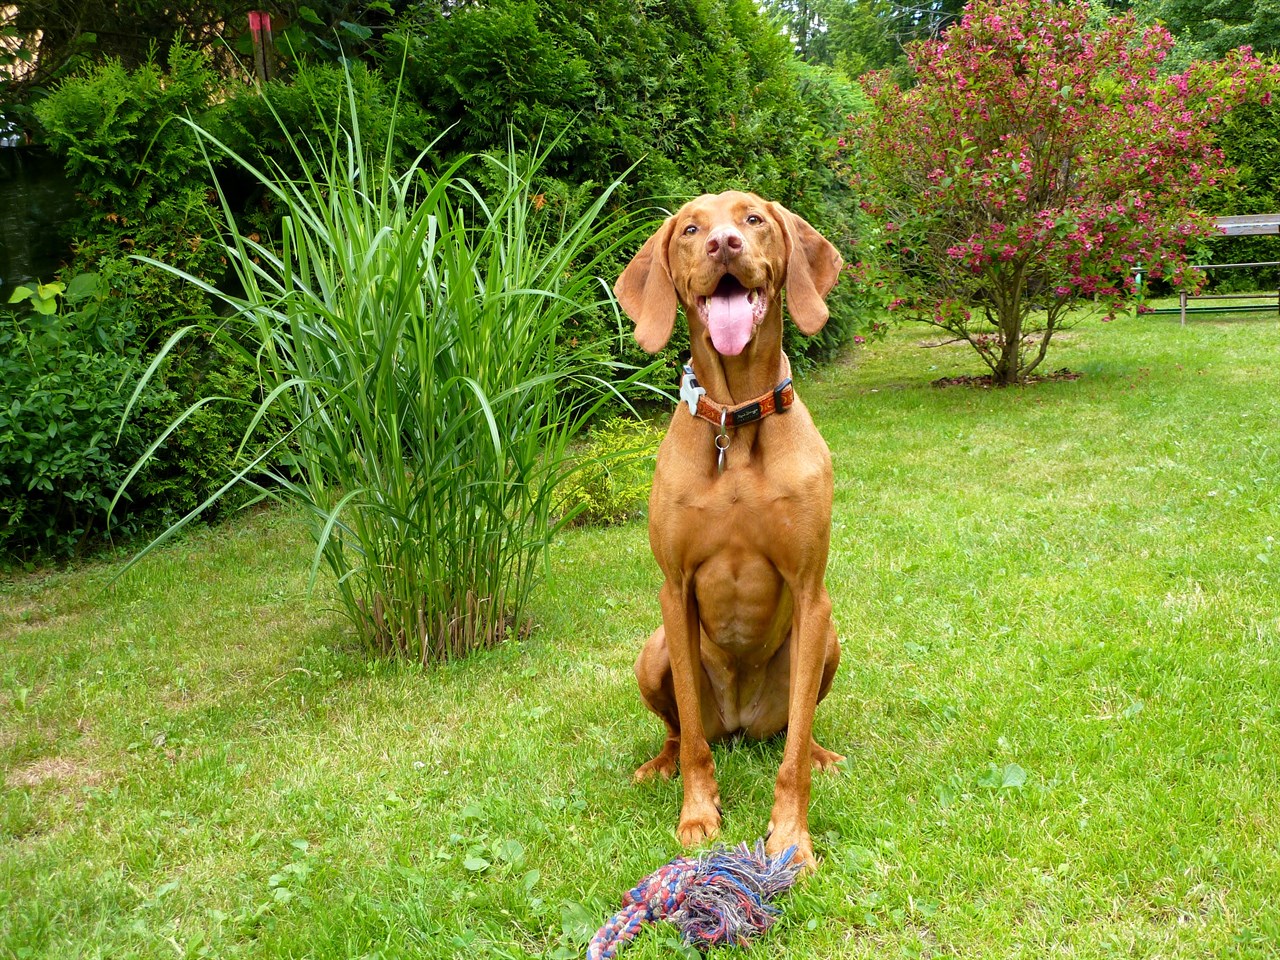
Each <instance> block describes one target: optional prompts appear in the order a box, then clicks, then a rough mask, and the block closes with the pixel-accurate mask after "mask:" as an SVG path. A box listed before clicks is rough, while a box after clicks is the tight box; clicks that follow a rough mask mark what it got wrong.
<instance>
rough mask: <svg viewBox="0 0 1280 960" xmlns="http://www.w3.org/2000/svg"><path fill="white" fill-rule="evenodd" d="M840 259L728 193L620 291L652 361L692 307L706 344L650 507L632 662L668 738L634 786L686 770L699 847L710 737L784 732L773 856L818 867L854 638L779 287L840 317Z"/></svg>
mask: <svg viewBox="0 0 1280 960" xmlns="http://www.w3.org/2000/svg"><path fill="white" fill-rule="evenodd" d="M842 264H843V261H842V260H841V258H840V254H839V253H837V252H836V249H835V247H833V246H832V245H831V244H830V243H828V242H827V241H826V240H825V239H824V238H823V237H822V236H821V235H819V234H818V232H817V231H816V230H814V229H813V227H811V226H810V225H809V224H808V223H806V222H805V221H804V220H802V219H801V218H800V217H797V216H796V215H795V214H793V213H791V212H790V211H789V210H786V209H785V208H783V207H781V206H779V205H778V204H776V203H770V202H768V201H766V200H762V199H760V198H759V197H757V196H755V195H754V194H750V193H736V192H730V193H722V194H718V195H715V196H711V195H706V196H702V197H698V198H697V199H696V200H693V201H691V202H689V203H687V204H685V205H684V206H683V207H681V208H680V210H679V211H678V212H677V213H676V214H675V216H673V217H670V218H668V219H667V221H666V222H665V223H664V224H663V225H662V227H661V228H660V229H659V230H658V232H657V233H655V234H654V235H653V236H652V237H650V238H649V240H648V241H647V242H646V243H645V245H644V247H643V248H642V249H641V250H640V252H639V253H637V254H636V256H635V259H634V260H632V261H631V263H630V264H629V265H628V266H627V268H626V269H625V270H624V271H623V273H622V276H621V277H620V278H619V279H618V283H617V286H616V287H615V292H616V293H617V296H618V302H619V303H620V304H621V305H622V309H623V310H625V311H626V313H627V315H628V316H629V317H631V319H632V320H633V321H635V324H636V329H635V336H636V340H637V341H639V343H640V345H641V346H642V347H643V348H644V349H645V350H647V351H649V352H650V353H655V352H657V351H658V350H661V349H662V348H663V346H664V345H665V344H666V343H667V340H668V339H669V338H670V336H671V331H672V328H673V326H674V324H675V319H676V304H677V301H679V303H681V304H683V305H684V308H685V315H686V317H687V318H688V322H689V341H690V345H691V351H692V363H691V370H690V369H689V368H686V373H685V377H684V379H683V381H682V384H681V398H682V400H683V401H684V402H682V403H681V405H680V406H679V407H678V408H677V410H676V412H675V415H674V417H673V418H672V420H671V426H670V428H669V429H668V430H667V435H666V438H665V439H664V440H663V442H662V446H661V447H660V448H659V450H658V464H657V469H656V471H655V473H654V478H653V492H652V494H651V495H650V498H649V542H650V545H651V546H652V548H653V555H654V557H655V558H656V559H657V561H658V565H659V566H660V567H661V568H662V573H663V575H664V577H665V582H664V583H663V586H662V592H661V603H662V626H661V627H659V628H658V629H657V630H655V631H654V633H653V635H652V636H651V637H649V641H648V642H647V643H646V644H645V646H644V649H643V650H642V651H641V653H640V657H639V659H638V660H637V661H636V668H635V669H636V679H637V680H638V681H639V683H640V695H641V696H642V697H643V698H644V701H645V704H646V705H647V706H648V707H649V709H650V710H652V711H653V712H654V713H656V714H657V715H658V716H659V717H661V718H662V720H663V722H664V723H665V724H666V726H667V739H666V743H665V744H664V745H663V747H662V750H661V752H659V754H658V755H657V756H656V757H654V758H653V759H652V760H650V761H649V762H648V763H646V764H644V765H643V766H641V767H640V768H639V769H638V770H637V771H636V774H635V776H636V779H637V780H644V779H647V778H649V777H651V776H653V775H654V774H660V775H662V776H663V777H664V778H665V777H671V776H672V775H673V774H674V773H675V772H676V764H677V760H678V761H679V766H680V770H681V771H682V773H683V776H684V807H683V809H682V810H681V811H680V824H679V827H678V828H677V833H678V835H679V837H680V841H681V842H682V843H684V844H685V845H691V844H695V843H698V842H699V841H701V840H704V839H707V838H710V837H714V836H715V835H716V834H717V833H718V832H719V829H720V795H719V789H718V788H717V786H716V779H715V767H714V764H713V762H712V759H711V749H710V747H709V746H708V742H709V741H712V740H717V739H720V738H721V737H725V736H728V735H731V734H736V733H739V732H746V733H748V734H750V735H751V736H753V737H760V738H763V737H770V736H773V735H774V734H776V733H778V732H779V731H782V730H786V731H787V746H786V751H785V753H784V754H783V758H782V765H781V767H780V768H779V770H778V780H777V785H776V787H775V790H774V802H773V813H772V816H771V819H770V823H769V840H768V844H767V848H768V850H769V852H770V853H778V852H780V851H783V850H785V849H787V848H788V847H790V846H792V845H794V846H795V847H796V850H797V853H796V856H798V857H799V858H800V859H801V861H803V863H804V865H805V866H806V867H808V868H812V867H813V866H814V865H815V861H814V855H813V845H812V843H811V841H810V839H809V782H810V767H811V766H817V767H819V768H820V769H829V768H832V767H833V766H834V765H835V764H836V763H837V762H839V761H840V760H842V759H843V758H842V757H841V756H839V755H838V754H835V753H832V752H831V751H829V750H825V749H823V748H822V747H820V746H819V745H818V744H817V743H816V742H815V741H814V740H813V738H812V731H813V715H814V711H815V710H816V708H817V705H818V701H820V700H821V699H822V698H823V697H824V696H826V693H827V691H828V689H830V686H831V680H832V678H833V677H834V676H835V672H836V667H837V666H838V664H839V663H840V644H839V642H838V641H837V639H836V632H835V627H834V625H833V624H832V621H831V600H830V598H829V597H828V595H827V588H826V583H825V582H824V577H825V575H826V569H827V551H828V547H829V545H830V540H831V483H832V481H831V454H830V452H829V451H828V450H827V445H826V443H824V442H823V439H822V437H821V435H819V433H818V430H817V428H816V427H814V425H813V420H812V419H811V418H810V417H809V412H808V411H807V410H806V409H805V407H804V404H802V403H800V401H799V400H798V399H795V394H794V391H793V390H792V388H791V381H790V368H789V365H788V363H787V359H786V356H785V355H784V354H783V352H782V293H783V290H785V291H786V294H787V306H788V309H789V312H790V314H791V318H792V320H794V321H795V323H796V325H797V326H798V327H799V328H800V330H801V331H802V332H803V333H805V334H806V335H812V334H814V333H816V332H817V331H818V330H820V329H821V328H822V326H823V324H825V323H826V322H827V307H826V303H825V302H824V301H825V298H826V296H827V294H828V293H829V292H830V291H831V288H832V287H833V286H834V285H835V282H836V280H837V278H838V276H839V273H840V268H841V266H842Z"/></svg>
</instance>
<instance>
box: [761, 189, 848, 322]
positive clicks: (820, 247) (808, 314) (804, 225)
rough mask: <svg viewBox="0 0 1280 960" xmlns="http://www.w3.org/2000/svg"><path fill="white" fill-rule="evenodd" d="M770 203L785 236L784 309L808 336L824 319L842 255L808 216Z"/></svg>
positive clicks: (825, 320) (826, 315)
mask: <svg viewBox="0 0 1280 960" xmlns="http://www.w3.org/2000/svg"><path fill="white" fill-rule="evenodd" d="M772 206H773V209H774V213H775V214H776V215H777V217H778V220H779V222H780V223H781V224H782V228H783V233H785V234H786V238H787V283H786V288H787V312H788V313H790V314H791V319H792V320H794V321H795V324H796V326H797V327H799V328H800V332H801V333H803V334H804V335H805V336H806V337H811V336H813V335H814V334H815V333H817V332H818V331H819V330H821V329H822V328H823V326H824V325H825V324H826V322H827V317H828V316H829V313H828V311H827V303H826V299H827V294H829V293H830V292H831V288H832V287H834V286H835V285H836V281H837V280H839V279H840V268H841V267H843V266H844V258H843V257H841V256H840V253H839V251H837V250H836V248H835V247H834V246H832V244H831V242H830V241H828V240H827V238H826V237H824V236H823V235H822V234H820V233H819V232H818V231H817V230H815V229H813V227H811V226H809V222H808V221H807V220H805V219H803V218H802V217H797V216H796V215H795V214H794V213H792V212H791V211H790V210H788V209H787V208H786V207H784V206H783V205H782V204H780V203H775V204H773V205H772Z"/></svg>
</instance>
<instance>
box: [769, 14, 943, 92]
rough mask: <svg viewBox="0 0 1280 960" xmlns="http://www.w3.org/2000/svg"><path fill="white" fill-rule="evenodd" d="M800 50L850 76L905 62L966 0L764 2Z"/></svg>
mask: <svg viewBox="0 0 1280 960" xmlns="http://www.w3.org/2000/svg"><path fill="white" fill-rule="evenodd" d="M760 6H761V7H763V8H764V9H765V10H766V11H767V12H768V13H769V15H770V16H771V17H773V19H774V21H775V22H776V23H777V24H778V26H779V27H780V28H781V29H782V31H783V32H784V33H785V34H786V35H787V36H789V37H790V38H791V40H792V42H793V43H794V45H795V50H796V53H797V54H799V55H800V56H801V57H803V58H804V59H805V60H808V61H810V62H811V63H820V64H824V65H826V66H831V67H837V68H838V69H840V70H842V71H844V73H845V74H846V75H848V76H849V77H850V78H853V77H857V76H860V75H861V74H863V73H866V72H867V71H868V70H879V69H882V68H884V67H888V66H891V65H893V64H898V63H901V62H902V59H903V53H902V51H903V48H904V46H905V45H906V44H908V43H910V42H912V41H915V40H924V39H928V38H933V37H936V36H938V34H939V33H941V32H942V31H943V30H944V29H946V27H948V26H949V25H950V24H951V23H952V22H953V21H954V20H956V19H958V18H959V16H960V11H961V8H962V7H963V3H962V0H920V2H916V3H894V2H893V0H760Z"/></svg>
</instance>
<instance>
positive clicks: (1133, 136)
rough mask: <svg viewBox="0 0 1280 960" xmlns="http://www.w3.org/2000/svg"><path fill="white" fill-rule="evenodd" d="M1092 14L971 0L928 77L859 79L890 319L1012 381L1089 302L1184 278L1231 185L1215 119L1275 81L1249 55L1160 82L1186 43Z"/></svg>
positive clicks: (857, 128) (936, 46)
mask: <svg viewBox="0 0 1280 960" xmlns="http://www.w3.org/2000/svg"><path fill="white" fill-rule="evenodd" d="M1089 13H1090V8H1089V6H1088V5H1087V4H1083V3H1081V4H1075V5H1065V6H1064V5H1060V4H1057V3H1054V2H1053V0H974V2H972V3H971V4H970V5H969V6H968V7H966V10H965V14H964V17H963V19H962V20H961V21H960V23H958V24H957V25H955V26H953V27H952V28H951V29H950V30H948V31H947V32H946V34H944V35H943V37H942V38H941V39H939V40H936V41H927V42H924V43H921V44H918V45H916V46H914V47H913V48H912V49H911V50H910V52H909V61H910V66H911V70H912V72H913V74H914V79H915V81H916V83H915V85H914V86H913V87H912V88H911V89H910V90H906V91H903V90H900V89H898V88H897V87H896V86H895V85H894V84H893V83H892V82H891V81H890V79H889V77H888V76H887V75H886V74H874V75H871V76H869V77H867V78H864V84H865V86H866V87H867V90H868V93H869V95H870V97H871V100H872V102H873V104H874V107H875V109H874V110H872V111H869V112H868V113H867V114H865V115H864V116H863V117H862V118H861V119H860V120H859V121H857V122H856V123H855V125H854V127H853V129H852V130H851V132H850V134H849V136H848V140H849V142H851V143H854V144H856V145H857V146H858V150H859V152H858V154H857V155H856V157H855V158H854V164H855V167H856V172H855V173H854V175H853V180H854V186H855V189H857V190H859V191H861V193H862V196H863V207H864V210H866V211H867V212H868V213H869V214H871V215H872V216H873V217H874V218H875V219H876V220H877V221H878V222H879V224H880V227H881V229H880V231H879V232H878V233H874V234H873V235H872V236H873V237H874V238H875V239H874V241H873V243H872V244H871V245H870V247H869V248H868V249H866V250H865V251H864V254H865V259H866V260H867V263H865V264H864V265H863V269H864V272H865V273H866V274H867V275H868V278H871V277H872V276H876V277H878V278H879V279H880V280H882V281H888V282H889V283H888V285H887V286H885V288H884V289H894V290H895V291H896V294H897V296H896V298H895V299H894V300H893V302H892V303H891V304H890V306H891V308H893V309H895V310H897V311H899V312H900V313H901V314H902V315H905V316H907V317H909V318H912V319H917V320H921V321H924V322H925V323H929V324H933V325H935V326H937V327H940V328H941V329H943V330H945V331H947V332H948V333H950V334H951V335H952V336H954V337H955V338H956V339H958V340H962V341H966V342H968V343H969V344H971V345H972V346H973V348H974V349H975V350H976V351H977V352H978V354H979V355H980V356H981V357H982V359H983V360H984V361H985V362H986V364H987V365H988V366H989V367H990V369H991V372H992V376H993V379H994V380H995V382H997V383H1000V384H1008V383H1013V382H1015V381H1017V380H1019V379H1022V378H1024V377H1026V376H1027V375H1028V374H1030V373H1031V372H1032V371H1033V370H1035V369H1036V368H1037V367H1038V366H1039V365H1040V363H1041V362H1042V361H1043V360H1044V358H1045V355H1046V352H1047V350H1048V348H1049V343H1050V341H1051V339H1052V337H1053V335H1054V333H1055V332H1056V331H1057V330H1059V329H1061V328H1062V326H1063V325H1064V323H1065V322H1067V320H1068V313H1069V311H1070V309H1071V308H1072V307H1073V306H1075V305H1077V304H1079V303H1080V302H1081V301H1082V300H1097V301H1098V302H1100V303H1101V304H1102V305H1103V306H1105V307H1107V308H1108V309H1115V308H1116V306H1117V305H1118V304H1119V303H1120V302H1122V301H1123V299H1124V297H1125V296H1126V294H1128V293H1130V292H1131V291H1132V288H1133V281H1132V278H1131V270H1132V268H1133V267H1135V266H1136V265H1138V264H1142V265H1145V266H1146V267H1147V268H1148V269H1149V270H1150V271H1151V272H1152V273H1153V274H1154V275H1156V276H1160V275H1168V276H1170V278H1171V279H1172V280H1173V281H1174V282H1175V283H1181V281H1182V279H1183V272H1184V270H1185V267H1186V250H1187V244H1188V242H1189V241H1191V240H1193V239H1197V238H1200V237H1204V236H1208V235H1209V234H1210V233H1211V231H1212V227H1211V224H1210V222H1209V221H1208V219H1207V218H1206V217H1205V216H1203V215H1202V214H1200V213H1198V212H1197V211H1196V209H1195V206H1194V204H1195V201H1196V198H1197V197H1198V196H1199V195H1200V194H1201V192H1202V191H1204V190H1206V189H1209V188H1212V187H1214V186H1217V185H1218V184H1220V183H1221V182H1223V180H1224V178H1225V177H1226V176H1227V175H1228V171H1227V170H1226V169H1225V168H1224V164H1223V160H1222V154H1221V152H1220V151H1219V150H1218V149H1217V148H1216V146H1215V144H1214V134H1213V129H1212V124H1213V122H1214V121H1216V120H1217V119H1219V118H1220V117H1222V116H1223V115H1224V114H1225V113H1226V112H1227V111H1228V110H1229V109H1230V108H1231V107H1232V106H1234V105H1236V104H1238V103H1240V102H1242V101H1243V100H1245V99H1246V97H1248V96H1257V97H1260V98H1264V99H1269V97H1270V93H1269V91H1270V89H1272V88H1273V87H1274V86H1275V85H1276V69H1275V68H1267V67H1265V66H1264V65H1263V64H1261V63H1260V62H1259V61H1258V60H1257V59H1255V58H1254V57H1253V56H1252V54H1250V53H1249V52H1247V51H1235V52H1233V53H1232V54H1230V55H1229V56H1228V57H1227V58H1226V59H1225V60H1224V61H1221V62H1219V63H1215V64H1195V65H1193V66H1192V67H1191V68H1190V69H1189V70H1188V71H1186V72H1185V73H1182V74H1178V75H1174V76H1168V77H1161V76H1160V75H1159V73H1158V70H1157V68H1158V67H1159V65H1160V63H1161V61H1163V60H1164V58H1165V57H1166V56H1167V54H1168V52H1169V50H1170V48H1171V47H1172V44H1173V38H1172V37H1171V36H1170V34H1169V33H1168V31H1166V30H1165V29H1163V28H1162V27H1159V26H1150V27H1146V28H1142V27H1139V26H1138V24H1137V23H1136V21H1135V20H1134V18H1133V17H1132V16H1130V15H1126V16H1124V17H1118V18H1113V19H1110V20H1109V21H1108V22H1107V24H1106V26H1105V27H1103V28H1102V29H1100V30H1098V31H1090V30H1089V29H1087V21H1088V18H1089Z"/></svg>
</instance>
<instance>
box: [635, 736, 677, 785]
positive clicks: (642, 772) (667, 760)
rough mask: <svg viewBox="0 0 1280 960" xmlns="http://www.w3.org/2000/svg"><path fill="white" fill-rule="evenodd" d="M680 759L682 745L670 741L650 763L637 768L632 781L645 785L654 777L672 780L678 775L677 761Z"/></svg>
mask: <svg viewBox="0 0 1280 960" xmlns="http://www.w3.org/2000/svg"><path fill="white" fill-rule="evenodd" d="M679 757H680V745H679V742H678V741H671V740H668V741H667V743H666V744H665V745H664V746H663V748H662V751H661V752H660V753H659V754H658V755H657V756H656V757H654V758H653V759H652V760H650V761H649V762H648V763H642V764H640V766H638V767H636V772H635V773H634V774H633V775H632V777H631V779H632V781H633V782H635V783H644V782H645V781H646V780H652V779H653V778H654V777H661V778H662V779H663V780H670V779H671V778H672V777H674V776H675V775H676V769H677V761H678V760H679Z"/></svg>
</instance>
